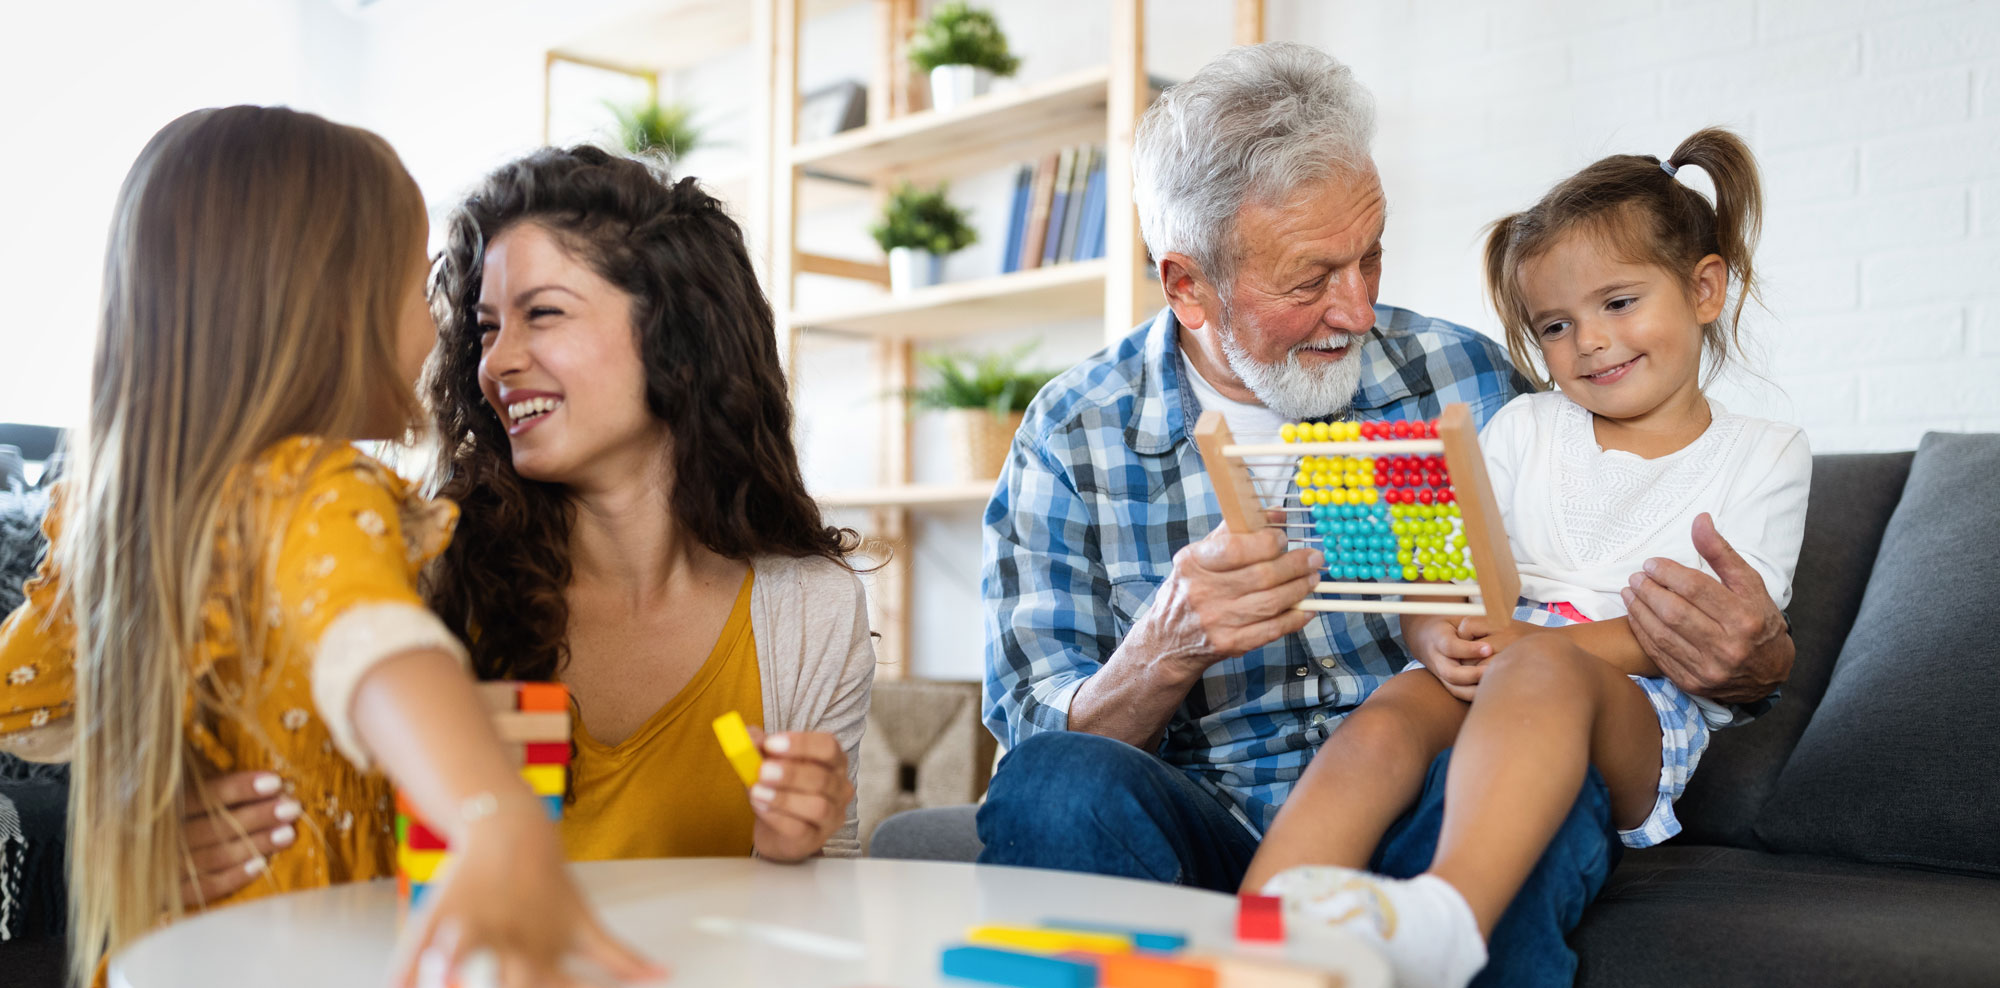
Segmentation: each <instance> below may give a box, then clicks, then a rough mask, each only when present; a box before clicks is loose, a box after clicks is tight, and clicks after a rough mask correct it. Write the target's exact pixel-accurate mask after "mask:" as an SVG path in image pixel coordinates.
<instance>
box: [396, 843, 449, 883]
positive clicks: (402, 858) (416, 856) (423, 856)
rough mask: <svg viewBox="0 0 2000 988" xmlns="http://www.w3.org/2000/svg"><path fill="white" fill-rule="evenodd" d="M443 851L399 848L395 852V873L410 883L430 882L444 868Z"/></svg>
mask: <svg viewBox="0 0 2000 988" xmlns="http://www.w3.org/2000/svg"><path fill="white" fill-rule="evenodd" d="M445 854H446V852H444V851H417V850H412V849H410V848H407V847H405V848H401V849H398V850H397V852H396V871H397V873H398V874H402V875H407V876H409V879H410V883H411V884H413V885H421V884H423V883H425V882H428V881H430V880H431V878H432V877H433V876H435V875H436V874H437V873H438V869H440V868H442V867H444V862H445Z"/></svg>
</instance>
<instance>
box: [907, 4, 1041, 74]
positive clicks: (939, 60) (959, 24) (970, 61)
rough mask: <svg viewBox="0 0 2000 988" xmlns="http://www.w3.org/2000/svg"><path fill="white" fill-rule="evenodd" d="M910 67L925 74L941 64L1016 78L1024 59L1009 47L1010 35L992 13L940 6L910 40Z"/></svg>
mask: <svg viewBox="0 0 2000 988" xmlns="http://www.w3.org/2000/svg"><path fill="white" fill-rule="evenodd" d="M910 64H912V65H915V66H916V67H917V68H919V69H922V70H923V71H925V72H929V71H930V70H932V69H934V68H937V67H938V66H940V65H973V66H977V67H979V68H982V69H985V70H987V71H989V72H992V73H993V74H994V75H1000V76H1009V75H1013V74H1014V72H1015V70H1016V69H1019V68H1020V67H1021V60H1020V59H1019V58H1016V57H1014V53H1013V52H1012V51H1010V50H1008V48H1007V36H1006V35H1004V34H1002V33H1000V23H999V22H998V21H996V20H994V18H993V14H992V12H991V11H987V10H981V9H979V8H976V7H973V6H972V5H971V4H967V3H963V2H953V3H945V4H939V5H938V8H937V9H936V10H934V11H932V12H931V16H930V17H929V18H928V19H926V20H925V21H924V22H923V23H922V24H920V25H918V26H917V31H916V36H915V37H913V38H911V39H910Z"/></svg>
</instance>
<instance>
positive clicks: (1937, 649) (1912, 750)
mask: <svg viewBox="0 0 2000 988" xmlns="http://www.w3.org/2000/svg"><path fill="white" fill-rule="evenodd" d="M1996 484H2000V435H1947V434H1940V433H1932V434H1930V435H1927V436H1925V437H1924V440H1923V442H1922V444H1920V445H1919V446H1918V448H1917V455H1916V458H1915V460H1913V461H1912V463H1911V466H1910V479H1909V482H1908V483H1907V484H1906V485H1905V486H1904V490H1903V499H1902V501H1901V503H1899V504H1898V505H1897V506H1896V512H1895V515H1894V516H1893V517H1892V518H1891V519H1890V520H1889V528H1888V530H1887V531H1886V532H1885V533H1884V534H1883V537H1882V549H1881V551H1880V553H1878V554H1877V556H1876V559H1875V568H1874V572H1873V573H1872V574H1871V575H1870V577H1869V580H1868V591H1867V593H1866V595H1865V596H1864V597H1863V598H1862V601H1861V611H1860V614H1859V615H1858V616H1857V617H1856V618H1855V621H1854V628H1853V630H1852V631H1851V632H1850V633H1849V634H1848V637H1847V642H1846V644H1845V646H1844V647H1843V648H1842V649H1841V652H1840V659H1839V661H1838V662H1836V663H1835V665H1834V669H1833V677H1832V680H1831V681H1830V682H1829V683H1828V685H1827V690H1826V696H1825V698H1824V699H1823V700H1822V701H1821V702H1820V704H1819V708H1818V710H1816V711H1815V712H1814V714H1813V718H1812V723H1811V724H1810V725H1808V726H1807V728H1806V730H1805V734H1804V735H1803V736H1802V737H1800V739H1799V743H1798V747H1797V748H1796V749H1794V750H1793V752H1792V756H1791V759H1790V760H1789V761H1787V762H1786V764H1785V768H1784V771H1783V772H1782V773H1780V775H1779V776H1778V784H1777V788H1776V790H1775V791H1774V793H1773V794H1772V797H1771V799H1770V801H1769V802H1767V803H1766V804H1765V805H1764V808H1763V810H1762V812H1761V813H1760V814H1759V815H1758V819H1757V833H1758V835H1759V836H1760V837H1761V838H1762V839H1763V840H1764V841H1765V843H1766V844H1767V845H1769V846H1770V847H1771V848H1772V849H1773V850H1779V851H1790V852H1800V853H1808V854H1825V855H1834V856H1839V857H1846V858H1853V859H1857V860H1863V861H1879V862H1889V863H1905V864H1916V865H1923V866H1927V867H1933V868H1947V869H1954V870H1969V871H1976V872H1986V873H1992V874H2000V826H1995V825H1994V818H1993V808H1994V807H1995V806H2000V770H1996V768H1995V766H2000V635H1995V634H1994V633H1993V630H1992V627H1991V622H1990V620H1989V618H1990V616H1991V614H1992V612H1993V607H1994V604H1995V602H1996V601H2000V569H1996V568H1995V560H1996V559H2000V498H1997V497H1995V496H1994V495H1993V491H1994V486H1995V485H1996ZM1995 928H1996V929H2000V926H1996V927H1995Z"/></svg>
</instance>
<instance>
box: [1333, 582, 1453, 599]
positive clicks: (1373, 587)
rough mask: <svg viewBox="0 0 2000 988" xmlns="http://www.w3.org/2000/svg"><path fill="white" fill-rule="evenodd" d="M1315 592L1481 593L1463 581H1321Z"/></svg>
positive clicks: (1448, 595)
mask: <svg viewBox="0 0 2000 988" xmlns="http://www.w3.org/2000/svg"><path fill="white" fill-rule="evenodd" d="M1313 593H1360V594H1368V595H1369V596H1373V597H1383V596H1388V595H1390V594H1401V595H1403V596H1405V597H1466V596H1473V597H1476V596H1478V595H1479V588H1478V587H1476V586H1470V585H1467V584H1463V583H1344V582H1343V583H1331V582H1329V583H1319V584H1315V585H1314V586H1313Z"/></svg>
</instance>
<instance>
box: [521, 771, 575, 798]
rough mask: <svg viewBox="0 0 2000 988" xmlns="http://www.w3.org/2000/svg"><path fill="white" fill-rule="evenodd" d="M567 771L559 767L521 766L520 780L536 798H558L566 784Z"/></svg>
mask: <svg viewBox="0 0 2000 988" xmlns="http://www.w3.org/2000/svg"><path fill="white" fill-rule="evenodd" d="M567 776H568V771H567V770H566V769H564V768H563V767H562V766H561V765H523V766H521V778H522V780H524V781H526V782H527V783H528V788H529V789H530V790H532V791H533V792H534V794H535V795H537V796H560V795H562V794H563V789H564V786H565V784H566V782H567Z"/></svg>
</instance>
